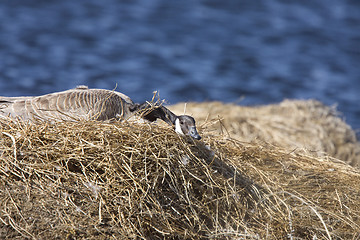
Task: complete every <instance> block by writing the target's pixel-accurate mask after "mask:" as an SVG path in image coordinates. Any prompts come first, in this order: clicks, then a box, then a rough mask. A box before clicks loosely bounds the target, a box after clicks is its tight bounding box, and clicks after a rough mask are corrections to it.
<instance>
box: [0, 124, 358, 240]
mask: <svg viewBox="0 0 360 240" xmlns="http://www.w3.org/2000/svg"><path fill="white" fill-rule="evenodd" d="M0 127H1V131H0V179H1V180H0V209H1V210H0V238H2V239H3V238H4V239H23V238H33V239H46V238H47V239H124V238H126V239H128V238H130V239H132V238H136V239H164V238H166V239H287V238H290V239H297V238H305V239H315V238H317V239H357V238H359V237H360V235H359V232H360V226H359V223H360V204H359V202H360V172H359V171H358V170H356V169H354V168H352V167H351V166H348V165H346V164H344V163H342V162H333V161H330V160H329V159H328V158H319V157H311V156H304V155H301V154H298V153H296V152H294V151H288V150H284V149H280V148H277V147H274V146H271V147H270V146H268V147H264V146H262V145H259V144H256V143H251V144H250V143H249V144H245V143H242V142H240V141H238V140H235V139H232V138H228V137H225V136H222V135H214V134H213V133H211V132H207V131H203V132H202V136H203V140H201V141H193V140H192V139H189V138H187V137H185V138H184V137H180V136H178V135H176V134H175V133H174V131H173V130H172V129H169V128H168V127H163V126H158V125H151V124H137V123H128V122H116V123H113V124H107V123H103V122H92V121H88V122H77V123H76V122H66V123H57V124H56V125H51V124H42V125H36V124H24V123H20V122H16V121H15V122H13V121H9V122H6V121H2V122H0Z"/></svg>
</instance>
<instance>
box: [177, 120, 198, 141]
mask: <svg viewBox="0 0 360 240" xmlns="http://www.w3.org/2000/svg"><path fill="white" fill-rule="evenodd" d="M175 132H177V133H178V134H180V135H188V136H190V137H192V138H195V139H197V140H200V139H201V137H200V135H199V133H198V132H197V130H196V126H195V119H194V118H193V117H190V116H188V115H180V116H176V119H175Z"/></svg>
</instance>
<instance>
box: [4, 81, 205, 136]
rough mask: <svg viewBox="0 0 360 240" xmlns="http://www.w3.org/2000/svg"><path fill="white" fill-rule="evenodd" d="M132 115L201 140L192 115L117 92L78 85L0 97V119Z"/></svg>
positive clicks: (68, 118)
mask: <svg viewBox="0 0 360 240" xmlns="http://www.w3.org/2000/svg"><path fill="white" fill-rule="evenodd" d="M135 114H139V115H140V117H142V118H143V119H145V120H147V121H149V122H154V121H156V120H157V119H159V118H160V119H161V120H163V121H165V122H166V123H168V124H169V125H171V126H173V127H174V129H175V131H176V132H177V133H178V134H180V135H188V136H191V137H192V138H194V139H197V140H199V139H201V137H200V135H199V134H198V132H197V130H196V126H195V119H194V118H193V117H191V116H188V115H180V116H177V115H175V114H174V113H172V112H171V111H170V110H169V109H167V108H166V107H164V106H162V105H156V104H155V105H153V104H150V103H147V102H145V103H143V104H137V103H133V101H132V100H131V99H130V98H129V97H128V96H126V95H125V94H122V93H120V92H115V91H110V90H105V89H88V88H87V87H86V86H81V87H78V88H75V89H70V90H67V91H63V92H56V93H51V94H46V95H42V96H37V97H0V118H20V119H22V120H30V121H33V120H44V121H61V120H63V121H71V120H75V121H79V120H99V121H104V120H112V119H129V118H131V117H132V116H134V115H135Z"/></svg>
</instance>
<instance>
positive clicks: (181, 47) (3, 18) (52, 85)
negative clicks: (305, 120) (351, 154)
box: [0, 0, 360, 129]
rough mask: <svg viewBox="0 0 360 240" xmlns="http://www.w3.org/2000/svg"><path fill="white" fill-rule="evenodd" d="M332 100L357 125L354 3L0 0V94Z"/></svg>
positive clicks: (359, 79) (359, 50) (359, 6)
mask: <svg viewBox="0 0 360 240" xmlns="http://www.w3.org/2000/svg"><path fill="white" fill-rule="evenodd" d="M79 84H86V85H89V86H90V87H97V88H108V89H113V88H115V86H116V85H117V90H119V91H122V92H124V93H125V94H127V95H129V96H130V97H132V99H133V100H134V101H137V102H141V101H144V100H148V99H150V98H151V97H152V91H154V90H159V91H160V96H161V98H165V99H167V100H168V102H169V103H176V102H178V101H205V100H221V101H225V102H238V101H239V100H240V99H241V101H240V102H239V104H244V105H253V104H267V103H274V102H279V101H281V100H283V99H284V98H298V99H308V98H315V99H318V100H320V101H322V102H324V103H326V104H337V105H338V110H339V111H341V112H343V113H344V115H343V117H344V118H345V119H346V121H347V122H348V123H349V124H351V125H352V126H353V127H354V128H356V129H358V128H360V122H359V120H360V108H359V103H360V93H359V92H360V1H358V0H348V1H345V0H316V1H300V0H298V1H291V0H288V1H285V0H266V1H260V0H255V1H243V0H229V1H221V0H202V1H201V0H181V1H175V0H147V1H135V0H126V1H125V0H121V1H120V0H119V1H116V0H102V1H98V0H86V1H73V0H61V1H55V0H38V1H35V0H2V1H1V2H0V95H5V96H19V95H39V94H45V93H49V92H53V91H60V90H65V89H68V88H73V87H75V86H76V85H79Z"/></svg>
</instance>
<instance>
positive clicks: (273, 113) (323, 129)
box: [170, 100, 360, 168]
mask: <svg viewBox="0 0 360 240" xmlns="http://www.w3.org/2000/svg"><path fill="white" fill-rule="evenodd" d="M170 109H171V110H173V111H174V112H177V113H183V111H184V104H183V103H182V104H181V103H180V104H177V105H173V106H171V107H170ZM186 109H187V111H188V112H191V113H193V114H194V116H196V120H197V122H198V123H199V124H204V123H205V124H204V126H205V127H206V130H207V131H208V132H212V133H213V134H215V135H219V134H226V135H229V136H231V137H233V138H236V139H238V140H240V141H246V142H256V143H257V144H261V145H266V144H272V145H276V146H279V147H282V148H286V149H289V150H294V151H297V152H301V153H305V154H306V155H312V156H316V157H324V156H331V157H334V158H337V159H340V160H342V161H345V162H347V163H348V164H350V165H352V166H355V167H358V168H360V143H359V142H358V141H357V139H356V134H355V132H354V130H352V129H351V127H350V126H349V125H347V124H346V123H345V122H344V121H343V120H342V119H341V118H340V117H339V116H340V114H339V113H338V112H337V111H336V109H335V108H334V107H329V106H325V105H324V104H322V103H320V102H318V101H315V100H307V101H301V100H285V101H283V102H281V103H280V104H273V105H264V106H257V107H244V106H238V105H235V104H224V103H221V102H207V103H189V104H187V105H186Z"/></svg>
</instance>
